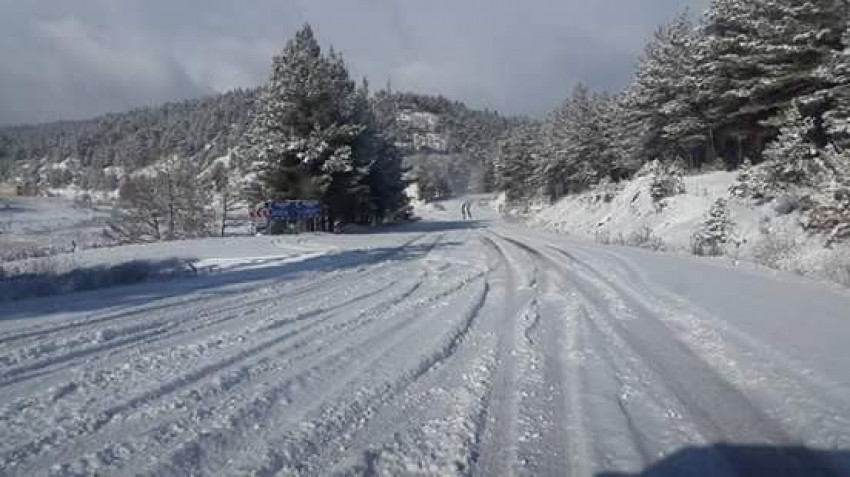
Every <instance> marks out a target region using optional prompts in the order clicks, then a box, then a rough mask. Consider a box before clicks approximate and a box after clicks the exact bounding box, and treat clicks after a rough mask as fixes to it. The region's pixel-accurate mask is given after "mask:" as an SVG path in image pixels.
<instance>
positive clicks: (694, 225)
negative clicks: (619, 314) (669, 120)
mask: <svg viewBox="0 0 850 477" xmlns="http://www.w3.org/2000/svg"><path fill="white" fill-rule="evenodd" d="M736 175H737V173H735V172H712V173H707V174H699V175H692V176H686V177H684V186H685V192H684V193H683V194H680V195H675V196H673V197H668V198H666V199H664V200H663V201H662V202H661V203H656V202H655V201H653V200H652V197H651V196H650V193H649V191H650V183H651V182H652V178H651V177H648V176H644V177H638V178H636V179H634V180H632V181H628V182H624V183H623V184H622V185H621V186H620V187H613V186H607V188H606V187H602V188H599V189H597V190H594V191H591V192H586V193H582V194H576V195H571V196H568V197H565V198H564V199H562V200H560V201H559V202H557V203H556V204H554V205H552V206H549V207H542V208H540V209H539V210H537V211H535V212H534V213H532V214H531V215H530V217H529V220H528V223H529V225H531V226H533V227H539V228H543V229H546V230H551V231H555V232H558V233H563V234H569V235H572V236H574V237H577V238H582V239H586V240H592V241H597V242H602V243H620V244H630V245H639V246H647V247H649V248H663V249H664V250H668V251H678V252H687V253H690V252H691V246H692V238H693V236H694V234H695V233H696V232H697V231H698V230H699V228H700V226H701V225H702V224H703V223H704V222H705V220H706V218H707V215H708V212H709V209H710V208H711V206H712V204H713V203H714V202H715V201H716V200H717V199H719V198H722V199H725V200H727V204H728V209H729V210H728V213H729V220H731V221H732V223H733V227H732V230H731V231H730V240H729V244H728V245H727V246H726V249H725V253H726V254H727V255H728V256H730V257H732V258H734V259H743V260H746V261H749V262H754V263H759V264H762V265H767V266H769V267H771V268H777V269H780V270H784V271H791V272H796V273H800V274H803V275H808V276H811V277H815V278H820V279H828V280H831V281H835V282H838V283H843V284H845V285H850V246H848V245H847V244H844V245H840V244H839V245H836V246H835V247H833V248H831V249H827V248H825V247H824V243H825V237H824V236H823V235H816V234H811V233H808V232H806V231H804V230H803V229H802V227H801V225H800V212H799V211H790V212H788V211H783V210H782V203H783V200H784V199H780V200H778V201H772V202H767V203H763V204H759V203H756V202H754V201H751V200H745V199H737V198H733V197H730V194H729V188H730V186H732V185H733V184H735V180H736ZM606 195H607V200H606ZM786 212H787V213H786Z"/></svg>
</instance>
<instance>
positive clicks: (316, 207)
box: [267, 200, 322, 220]
mask: <svg viewBox="0 0 850 477" xmlns="http://www.w3.org/2000/svg"><path fill="white" fill-rule="evenodd" d="M267 208H268V210H269V218H270V219H272V220H297V219H314V218H319V217H321V216H322V204H321V203H320V202H319V201H318V200H284V201H278V202H269V203H268V205H267Z"/></svg>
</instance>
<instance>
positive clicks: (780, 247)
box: [751, 225, 805, 271]
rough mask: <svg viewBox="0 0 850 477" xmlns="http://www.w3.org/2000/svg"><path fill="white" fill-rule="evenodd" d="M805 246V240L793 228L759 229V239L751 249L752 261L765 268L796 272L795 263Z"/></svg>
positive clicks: (797, 230)
mask: <svg viewBox="0 0 850 477" xmlns="http://www.w3.org/2000/svg"><path fill="white" fill-rule="evenodd" d="M804 245H805V238H804V237H803V235H802V234H801V233H800V231H799V229H797V228H795V227H788V226H785V227H776V228H771V227H769V226H767V225H765V226H762V227H760V229H759V237H758V239H757V240H756V242H755V243H754V245H753V248H752V252H751V253H752V259H753V261H755V262H756V263H758V264H760V265H764V266H765V267H769V268H775V269H779V270H786V271H797V270H796V268H797V267H796V265H795V264H796V263H797V262H798V261H799V257H800V255H801V253H802V250H803V247H804Z"/></svg>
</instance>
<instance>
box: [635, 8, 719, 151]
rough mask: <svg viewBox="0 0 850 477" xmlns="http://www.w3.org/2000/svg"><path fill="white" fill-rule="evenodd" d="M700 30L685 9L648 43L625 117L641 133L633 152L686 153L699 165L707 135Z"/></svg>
mask: <svg viewBox="0 0 850 477" xmlns="http://www.w3.org/2000/svg"><path fill="white" fill-rule="evenodd" d="M698 40H699V38H698V31H697V30H696V29H695V28H694V26H693V24H692V23H691V21H690V20H689V18H688V14H687V13H683V14H682V15H680V16H679V17H678V18H676V20H675V21H673V22H672V23H670V24H669V25H665V26H663V27H661V28H659V29H658V30H657V31H656V32H655V35H654V37H653V39H652V40H651V41H650V42H649V43H648V44H647V46H646V48H645V49H644V54H643V56H642V58H641V61H640V64H639V67H638V71H637V74H636V77H635V82H634V83H633V84H632V86H631V87H630V88H629V90H628V91H627V93H626V96H625V98H626V101H625V105H626V115H627V117H628V121H626V122H627V123H631V124H632V127H631V129H632V130H633V132H632V135H633V136H634V137H635V138H639V139H638V141H637V143H636V148H635V150H634V152H633V153H634V154H636V155H637V159H638V162H639V163H641V164H643V163H646V162H649V161H651V160H653V159H661V160H669V159H671V158H673V157H687V158H689V159H690V161H689V162H690V163H691V164H690V165H691V167H697V166H698V165H699V164H698V160H697V159H698V158H697V157H696V151H698V150H699V148H700V146H702V145H703V144H704V143H705V141H706V140H707V136H708V134H707V129H708V127H707V125H706V122H705V118H704V117H703V114H702V112H701V111H700V109H699V105H698V104H697V98H696V96H695V91H696V90H695V84H696V81H697V79H696V78H695V77H694V71H695V69H696V65H697V62H698V61H699V56H698V48H697V47H698Z"/></svg>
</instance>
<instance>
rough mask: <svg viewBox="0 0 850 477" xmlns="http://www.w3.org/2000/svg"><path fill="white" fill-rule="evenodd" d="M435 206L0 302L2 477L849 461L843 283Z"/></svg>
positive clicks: (784, 466)
mask: <svg viewBox="0 0 850 477" xmlns="http://www.w3.org/2000/svg"><path fill="white" fill-rule="evenodd" d="M451 207H452V209H450V210H453V209H454V207H453V206H451ZM458 210H459V209H458ZM450 215H455V214H448V213H445V214H442V217H441V214H440V213H438V212H437V213H434V214H433V217H432V220H428V221H424V222H421V223H419V224H416V225H413V226H409V227H406V228H396V229H388V230H386V231H384V232H383V233H378V234H372V235H366V234H364V235H355V236H344V237H339V238H335V237H331V238H329V239H327V240H338V241H339V243H337V244H336V247H335V248H333V249H328V251H326V252H324V253H309V254H305V255H304V256H303V257H301V259H297V258H296V259H293V258H291V257H290V258H287V259H286V260H283V261H281V262H280V263H274V262H272V263H264V264H263V266H261V267H256V266H252V267H243V268H240V267H232V268H228V269H227V270H224V271H222V272H220V273H217V274H213V275H209V276H202V277H197V278H191V279H185V280H178V281H172V282H166V283H153V284H150V283H149V284H142V285H135V286H129V287H121V288H114V289H109V290H101V291H98V292H88V293H78V294H73V295H66V296H61V297H55V298H51V299H38V300H29V301H25V302H17V303H10V304H3V305H0V316H2V317H3V319H2V320H0V474H2V475H21V476H35V475H151V474H153V475H228V476H230V475H329V474H331V475H333V474H341V475H350V474H353V475H363V474H365V475H408V474H418V475H423V474H424V475H467V474H473V475H483V476H491V475H577V476H584V475H621V474H620V473H625V474H629V473H640V472H645V474H644V475H652V476H658V475H795V476H796V475H801V476H802V475H850V457H848V455H850V454H848V453H847V451H848V450H850V351H848V346H850V294H848V293H847V292H846V291H843V290H839V289H837V288H832V287H829V286H826V285H820V284H816V283H812V282H807V281H805V280H802V279H798V278H796V277H792V276H788V275H776V274H770V273H767V272H763V271H758V270H751V269H736V268H733V267H731V265H729V264H728V263H726V262H711V261H705V260H697V259H694V258H692V257H686V256H676V255H662V254H653V253H649V252H645V251H641V250H632V249H625V248H616V247H600V246H596V245H591V244H586V243H577V242H572V241H569V240H568V239H565V238H564V237H560V236H555V235H550V234H547V233H543V232H533V231H529V230H526V229H522V228H520V227H518V226H514V225H511V224H509V223H505V222H502V221H501V220H499V219H497V218H495V217H489V218H487V220H484V221H480V222H475V223H460V222H452V221H451V217H450ZM440 219H443V220H442V221H440Z"/></svg>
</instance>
